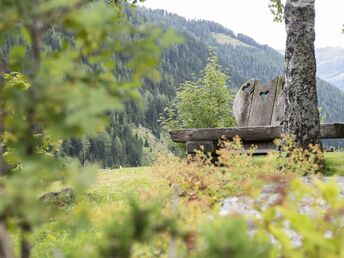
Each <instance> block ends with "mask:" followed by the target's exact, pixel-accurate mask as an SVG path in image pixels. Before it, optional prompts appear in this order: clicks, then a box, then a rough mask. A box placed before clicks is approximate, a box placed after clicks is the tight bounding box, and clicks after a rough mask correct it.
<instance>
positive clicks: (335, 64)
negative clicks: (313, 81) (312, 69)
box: [316, 47, 344, 91]
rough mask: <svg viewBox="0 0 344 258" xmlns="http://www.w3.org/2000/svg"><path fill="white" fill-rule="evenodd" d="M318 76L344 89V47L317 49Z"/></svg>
mask: <svg viewBox="0 0 344 258" xmlns="http://www.w3.org/2000/svg"><path fill="white" fill-rule="evenodd" d="M316 55H317V67H318V76H319V77H320V78H322V79H324V80H326V81H328V82H329V83H331V84H333V85H334V86H336V87H338V88H339V89H341V90H343V91H344V48H339V47H327V48H319V49H317V50H316Z"/></svg>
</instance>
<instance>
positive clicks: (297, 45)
mask: <svg viewBox="0 0 344 258" xmlns="http://www.w3.org/2000/svg"><path fill="white" fill-rule="evenodd" d="M314 2H315V0H287V2H286V5H285V26H286V31H287V42H286V53H285V74H286V88H285V91H286V99H285V111H284V131H285V133H288V134H291V135H294V136H295V137H296V141H297V143H298V144H299V146H300V147H302V148H305V149H306V148H308V147H309V144H319V145H321V141H320V119H319V111H318V98H317V90H316V59H315V51H314V40H315V31H314V20H315V9H314Z"/></svg>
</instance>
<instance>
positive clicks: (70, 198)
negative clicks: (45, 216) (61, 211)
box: [39, 188, 75, 207]
mask: <svg viewBox="0 0 344 258" xmlns="http://www.w3.org/2000/svg"><path fill="white" fill-rule="evenodd" d="M39 199H40V200H41V201H42V202H43V203H44V204H46V205H49V206H58V207H65V206H68V205H70V204H72V203H73V202H74V201H75V193H74V191H73V189H72V188H65V189H63V190H61V191H59V192H49V193H46V194H43V195H42V196H41V197H40V198H39Z"/></svg>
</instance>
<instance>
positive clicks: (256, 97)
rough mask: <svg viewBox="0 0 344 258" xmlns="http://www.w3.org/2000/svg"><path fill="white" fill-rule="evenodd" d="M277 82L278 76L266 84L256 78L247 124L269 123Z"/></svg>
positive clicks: (261, 124)
mask: <svg viewBox="0 0 344 258" xmlns="http://www.w3.org/2000/svg"><path fill="white" fill-rule="evenodd" d="M277 83H278V77H275V78H274V79H273V80H272V81H271V82H269V83H268V84H267V85H264V84H263V83H262V82H261V81H258V80H256V83H255V85H254V93H253V99H252V104H251V111H250V117H249V121H248V126H265V125H271V117H272V111H273V107H274V103H275V95H276V88H277Z"/></svg>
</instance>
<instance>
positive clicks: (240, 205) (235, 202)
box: [220, 177, 344, 248]
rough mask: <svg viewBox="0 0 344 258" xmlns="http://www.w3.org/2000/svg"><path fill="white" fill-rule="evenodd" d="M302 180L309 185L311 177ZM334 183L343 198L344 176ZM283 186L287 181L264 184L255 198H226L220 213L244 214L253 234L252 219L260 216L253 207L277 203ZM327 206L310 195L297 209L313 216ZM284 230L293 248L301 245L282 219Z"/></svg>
mask: <svg viewBox="0 0 344 258" xmlns="http://www.w3.org/2000/svg"><path fill="white" fill-rule="evenodd" d="M330 179H331V178H330V177H324V178H322V180H323V181H324V182H327V181H328V180H330ZM302 180H303V182H304V183H305V184H306V185H311V184H312V183H313V178H312V177H303V178H302ZM336 183H337V185H338V186H339V188H340V197H341V198H343V199H344V177H336ZM285 187H288V184H287V183H279V184H277V183H275V184H269V185H266V186H264V187H263V188H262V190H261V192H260V195H259V196H258V197H257V198H256V199H253V198H252V197H248V196H239V197H230V198H226V199H225V200H223V201H222V203H221V208H220V215H221V216H228V215H237V214H239V215H242V216H244V217H245V218H246V219H247V223H248V228H249V234H250V235H254V234H255V231H256V226H255V223H254V219H258V220H259V219H261V218H262V216H261V213H260V211H258V210H257V209H255V207H260V209H261V210H265V209H267V208H268V207H270V206H272V205H274V204H276V203H278V201H279V200H280V198H281V194H280V192H281V191H280V190H281V189H283V188H285ZM314 204H316V209H315V208H314ZM328 208H329V206H328V204H327V203H326V202H325V201H324V200H322V199H319V200H318V199H317V200H315V199H314V198H312V197H305V198H303V199H302V201H301V203H300V207H299V211H300V213H302V214H306V215H308V216H310V217H315V216H316V215H317V214H318V212H324V211H326V210H327V209H328ZM284 232H285V233H286V235H287V236H288V237H289V238H290V239H291V243H292V246H293V247H294V248H297V247H300V246H301V245H302V237H301V236H300V235H299V234H298V233H297V232H295V231H294V230H293V229H291V227H290V223H289V221H287V220H285V221H284ZM331 236H332V232H330V231H328V232H326V234H325V236H324V237H327V238H330V237H331ZM270 239H271V243H273V244H275V243H277V241H276V239H274V238H273V236H270Z"/></svg>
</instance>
